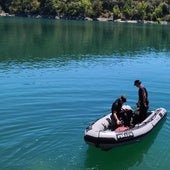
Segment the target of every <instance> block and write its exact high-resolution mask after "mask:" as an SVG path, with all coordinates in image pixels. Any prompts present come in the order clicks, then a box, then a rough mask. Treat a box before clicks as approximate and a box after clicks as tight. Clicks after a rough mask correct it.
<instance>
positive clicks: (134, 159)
mask: <svg viewBox="0 0 170 170" xmlns="http://www.w3.org/2000/svg"><path fill="white" fill-rule="evenodd" d="M165 120H166V119H164V120H163V121H162V122H160V124H159V125H158V126H156V127H155V129H154V131H152V132H151V133H150V134H149V135H148V136H146V137H145V138H144V139H143V140H142V141H141V142H137V143H132V144H129V145H125V146H123V147H122V146H121V147H116V148H113V149H112V150H110V151H108V152H106V151H101V150H100V149H98V148H94V147H92V146H89V148H88V150H87V157H86V161H85V167H87V168H88V169H95V170H102V169H105V170H110V169H111V167H112V169H131V168H134V169H138V168H139V167H140V165H141V163H144V161H143V159H144V157H145V155H147V153H148V151H149V149H150V147H151V146H152V144H153V143H154V141H155V139H156V138H157V135H158V133H159V131H160V130H161V128H162V126H163V124H164V123H165ZM153 165H154V162H150V163H149V165H145V166H144V167H145V168H146V169H147V166H153Z"/></svg>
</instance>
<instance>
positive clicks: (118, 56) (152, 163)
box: [0, 18, 170, 170]
mask: <svg viewBox="0 0 170 170" xmlns="http://www.w3.org/2000/svg"><path fill="white" fill-rule="evenodd" d="M0 37H1V38H0V85H1V86H0V87H1V93H0V98H1V101H0V127H1V128H0V153H1V154H0V169H3V170H67V169H68V170H84V169H86V170H113V169H116V170H125V169H128V170H136V169H138V170H140V169H141V170H143V169H146V170H151V169H154V170H160V169H169V168H170V165H169V160H170V145H169V142H170V134H169V130H170V120H169V114H167V119H166V120H165V122H163V123H162V124H161V125H160V126H159V127H157V128H156V129H155V130H154V131H153V132H152V133H151V134H149V136H147V137H146V138H144V140H143V141H142V142H139V143H135V144H131V145H126V146H122V147H118V148H114V149H112V150H110V151H108V152H105V151H101V150H99V149H97V148H94V147H90V146H88V145H87V144H86V143H85V142H84V139H83V135H84V130H85V128H86V127H87V126H88V124H89V123H91V122H92V121H94V120H95V119H97V118H98V117H100V116H103V115H104V114H106V113H108V112H109V111H110V107H111V104H112V102H113V101H114V100H115V98H117V97H119V96H120V95H121V94H126V95H127V98H128V99H127V104H129V105H131V106H132V107H133V108H135V103H136V101H137V89H136V87H134V86H133V81H134V80H135V79H140V80H141V81H142V82H143V84H144V85H145V86H146V87H147V89H148V92H149V99H150V110H153V109H156V108H158V107H164V108H166V109H167V111H168V113H169V110H170V103H169V95H170V86H169V83H170V77H169V73H170V42H169V38H170V28H169V26H166V25H164V26H160V25H138V24H114V23H99V22H81V21H55V20H43V19H40V20H34V19H26V18H0Z"/></svg>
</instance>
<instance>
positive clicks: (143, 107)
mask: <svg viewBox="0 0 170 170" xmlns="http://www.w3.org/2000/svg"><path fill="white" fill-rule="evenodd" d="M134 86H136V87H137V88H138V89H139V90H138V102H137V103H136V105H137V107H138V111H139V112H138V116H137V117H138V118H137V120H136V121H137V122H136V123H140V122H142V121H143V120H145V119H146V117H147V111H148V109H149V100H148V92H147V90H146V88H145V87H144V85H143V84H142V82H141V81H140V80H135V81H134Z"/></svg>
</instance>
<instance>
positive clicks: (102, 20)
mask: <svg viewBox="0 0 170 170" xmlns="http://www.w3.org/2000/svg"><path fill="white" fill-rule="evenodd" d="M16 16H17V17H28V18H36V19H38V18H48V19H57V20H60V19H63V20H86V21H101V22H117V23H133V24H135V23H141V24H162V25H167V24H170V22H167V21H160V22H156V21H146V20H126V19H123V20H122V19H117V20H113V18H112V17H110V18H105V17H99V18H89V17H84V18H83V17H65V16H42V15H15V14H9V13H5V12H1V13H0V17H16Z"/></svg>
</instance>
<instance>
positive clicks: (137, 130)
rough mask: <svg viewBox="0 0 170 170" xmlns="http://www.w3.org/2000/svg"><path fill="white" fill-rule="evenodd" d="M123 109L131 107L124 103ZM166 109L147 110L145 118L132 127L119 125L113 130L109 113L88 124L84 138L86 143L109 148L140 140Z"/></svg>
mask: <svg viewBox="0 0 170 170" xmlns="http://www.w3.org/2000/svg"><path fill="white" fill-rule="evenodd" d="M123 109H126V110H129V109H132V108H131V107H130V106H128V105H124V106H123ZM166 114H167V111H166V109H164V108H162V107H161V108H157V109H156V110H154V111H151V112H148V116H147V118H146V119H145V120H144V121H143V122H141V123H139V124H136V125H134V126H133V127H125V126H121V127H119V128H117V129H115V130H113V129H111V128H110V122H111V113H109V114H107V115H105V116H103V117H102V118H100V119H98V120H96V121H95V122H93V123H92V124H90V125H89V126H88V127H87V128H86V129H85V134H84V140H85V142H86V143H87V144H89V145H93V146H96V147H99V148H101V149H103V150H109V149H111V148H113V147H115V146H118V145H122V144H127V143H131V142H136V141H140V140H141V139H142V138H143V137H144V136H145V135H147V134H148V133H149V132H151V131H152V130H153V128H154V127H155V126H156V125H157V124H159V122H161V121H162V120H163V119H164V118H165V117H166Z"/></svg>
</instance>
